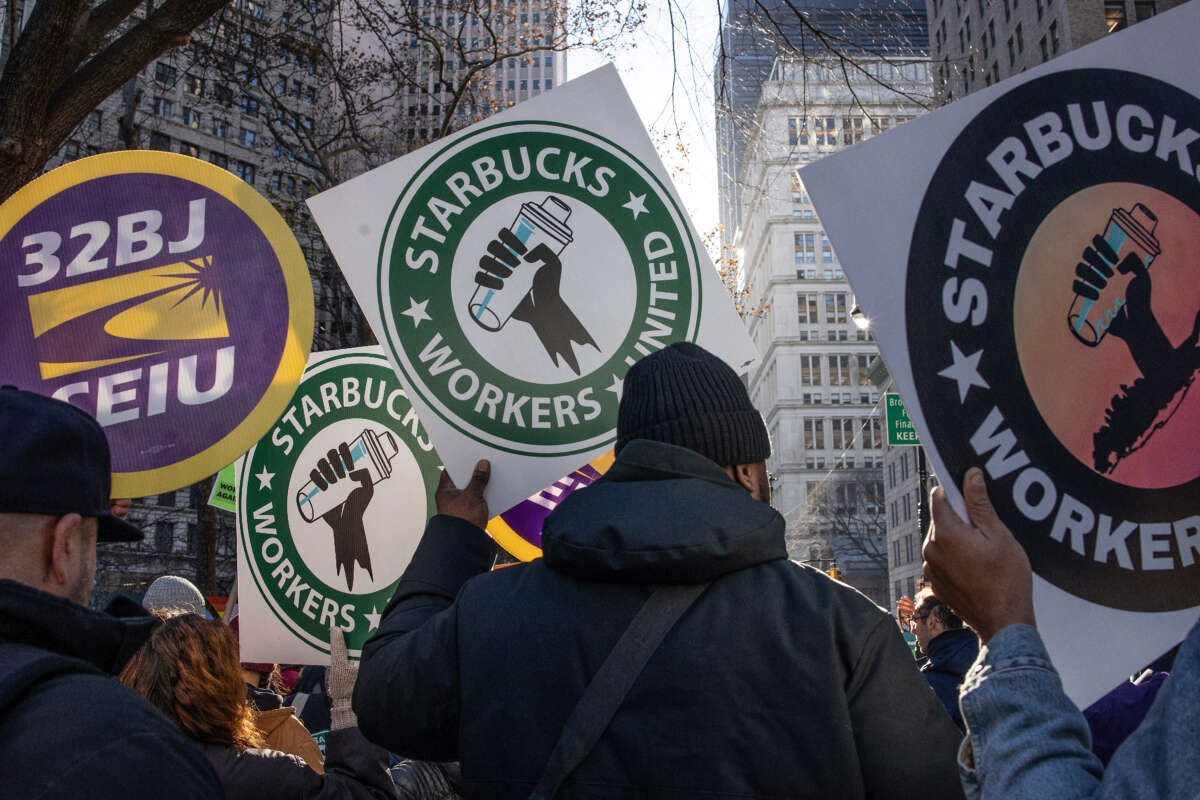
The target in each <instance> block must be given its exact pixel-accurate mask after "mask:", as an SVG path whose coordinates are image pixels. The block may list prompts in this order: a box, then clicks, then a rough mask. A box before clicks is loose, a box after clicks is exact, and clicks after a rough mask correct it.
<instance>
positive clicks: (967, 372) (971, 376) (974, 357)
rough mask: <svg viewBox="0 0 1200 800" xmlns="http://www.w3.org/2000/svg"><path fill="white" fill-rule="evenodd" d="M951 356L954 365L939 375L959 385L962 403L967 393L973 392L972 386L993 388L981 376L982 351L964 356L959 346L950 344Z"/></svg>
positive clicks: (959, 398)
mask: <svg viewBox="0 0 1200 800" xmlns="http://www.w3.org/2000/svg"><path fill="white" fill-rule="evenodd" d="M950 355H951V357H952V358H953V359H954V363H953V364H951V365H950V366H948V367H946V368H945V369H944V370H942V371H941V372H939V373H938V375H941V376H942V377H943V378H950V379H951V380H953V381H955V382H956V383H957V384H958V401H959V402H960V403H962V402H965V401H966V399H967V392H969V391H971V387H972V386H980V387H983V388H984V389H990V388H991V387H990V386H988V382H987V381H985V380H984V379H983V377H982V376H980V374H979V359H981V358H983V350H982V349H979V350H976V351H975V352H974V353H972V354H971V355H969V356H964V355H963V351H962V350H959V349H958V345H957V344H955V343H954V342H950Z"/></svg>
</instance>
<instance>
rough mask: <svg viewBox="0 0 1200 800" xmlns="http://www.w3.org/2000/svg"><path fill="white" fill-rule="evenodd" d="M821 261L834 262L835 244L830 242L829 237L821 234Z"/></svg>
mask: <svg viewBox="0 0 1200 800" xmlns="http://www.w3.org/2000/svg"><path fill="white" fill-rule="evenodd" d="M821 261H822V262H824V263H826V264H832V263H833V245H831V244H830V243H829V237H828V236H826V235H825V234H823V233H822V234H821Z"/></svg>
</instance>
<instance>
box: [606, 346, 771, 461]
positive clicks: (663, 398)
mask: <svg viewBox="0 0 1200 800" xmlns="http://www.w3.org/2000/svg"><path fill="white" fill-rule="evenodd" d="M633 439H651V440H653V441H656V442H666V443H668V444H674V445H679V446H680V447H686V448H687V449H689V450H694V451H695V452H697V453H699V454H701V455H703V456H707V457H708V458H710V459H712V460H713V461H715V462H717V463H718V464H720V465H721V466H733V465H735V464H755V463H757V462H759V461H765V460H766V459H767V457H768V456H769V455H771V441H770V439H769V438H768V436H767V426H766V425H764V424H763V420H762V415H761V414H759V413H758V411H757V410H755V408H754V406H752V405H751V404H750V395H749V394H747V392H746V387H745V386H743V385H742V381H741V379H739V378H738V376H737V373H736V372H734V371H733V369H732V368H731V367H730V366H729V365H728V364H726V363H725V362H724V361H722V360H721V359H719V358H717V357H716V356H714V355H713V354H712V353H710V352H708V351H707V350H705V349H704V348H703V347H700V346H699V345H694V344H692V343H690V342H677V343H676V344H673V345H671V346H670V347H666V348H664V349H662V350H659V351H658V352H657V353H653V354H652V355H648V356H646V357H645V358H643V359H642V360H641V361H639V362H637V363H636V364H634V365H633V366H632V367H630V368H629V372H628V373H627V374H626V375H625V384H624V388H623V390H622V392H621V405H620V409H619V411H618V413H617V447H616V452H617V453H620V452H621V449H622V448H623V447H625V445H626V444H628V443H629V442H630V441H631V440H633Z"/></svg>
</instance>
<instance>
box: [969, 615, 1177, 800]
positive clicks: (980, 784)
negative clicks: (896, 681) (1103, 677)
mask: <svg viewBox="0 0 1200 800" xmlns="http://www.w3.org/2000/svg"><path fill="white" fill-rule="evenodd" d="M960 703H961V706H962V712H963V717H964V718H965V719H966V723H967V740H966V741H965V742H964V745H963V749H962V750H961V751H960V753H959V771H960V774H961V777H962V780H963V785H964V788H966V790H967V794H968V796H969V797H972V798H975V797H983V798H1005V799H1006V800H1021V799H1022V798H1045V797H1056V798H1114V799H1115V798H1122V797H1172V798H1173V797H1195V796H1197V793H1198V792H1200V755H1197V752H1196V750H1195V741H1196V737H1197V735H1200V624H1198V625H1197V626H1196V627H1194V628H1192V631H1191V633H1190V634H1188V638H1187V640H1186V641H1185V643H1184V646H1183V647H1182V648H1181V649H1180V652H1179V655H1178V657H1177V658H1176V661H1175V669H1174V672H1173V673H1172V675H1171V677H1170V678H1168V679H1167V681H1166V683H1164V684H1163V688H1162V689H1161V690H1160V691H1159V694H1158V697H1157V698H1156V699H1155V701H1154V705H1153V706H1151V708H1150V711H1149V713H1147V715H1146V718H1145V720H1144V721H1143V722H1142V724H1141V726H1140V727H1138V729H1137V730H1136V731H1134V733H1133V734H1132V735H1131V736H1130V737H1129V739H1127V740H1126V742H1125V744H1123V745H1122V746H1121V747H1120V748H1119V749H1118V750H1117V752H1116V755H1115V756H1114V757H1113V760H1112V761H1111V762H1110V764H1109V766H1108V769H1107V770H1104V769H1103V768H1102V767H1101V765H1100V761H1099V759H1098V758H1096V756H1095V755H1093V754H1092V750H1091V736H1090V733H1089V731H1088V727H1087V722H1086V721H1085V720H1084V717H1083V714H1082V713H1080V711H1079V709H1077V708H1076V707H1075V705H1074V704H1073V703H1072V702H1071V701H1070V700H1069V699H1068V698H1067V696H1066V695H1065V694H1064V693H1063V691H1062V684H1061V682H1060V680H1059V677H1058V673H1057V672H1055V671H1054V667H1053V665H1052V664H1051V663H1050V657H1049V655H1048V654H1047V653H1046V648H1045V646H1044V645H1043V644H1042V640H1041V638H1040V637H1039V636H1038V633H1037V631H1036V630H1034V629H1033V628H1031V627H1029V626H1027V625H1013V626H1010V627H1008V628H1005V629H1003V630H1002V631H1000V632H999V633H997V634H996V635H995V636H994V637H992V640H991V641H990V642H988V645H987V647H986V648H984V649H983V650H982V651H980V657H979V660H978V661H977V662H976V663H975V666H974V667H972V668H971V671H970V672H969V673H968V674H967V677H966V680H965V681H964V683H963V690H962V695H961V698H960Z"/></svg>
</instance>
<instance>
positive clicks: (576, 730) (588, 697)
mask: <svg viewBox="0 0 1200 800" xmlns="http://www.w3.org/2000/svg"><path fill="white" fill-rule="evenodd" d="M707 588H708V583H698V584H690V585H687V586H662V587H659V588H658V589H655V590H654V593H653V594H651V595H650V596H649V597H648V598H646V602H645V603H644V604H643V605H642V607H641V608H640V609H639V610H638V613H637V614H636V615H635V616H634V618H633V621H632V622H630V623H629V627H628V628H626V629H625V633H623V634H621V638H620V639H619V640H618V641H617V644H616V645H615V646H614V647H613V649H612V652H610V653H609V654H608V657H607V658H605V659H604V663H603V664H601V665H600V669H598V670H597V671H596V674H595V675H594V676H592V680H591V682H590V683H589V684H588V686H587V688H586V689H585V690H584V692H583V696H582V697H580V698H579V702H578V703H577V704H576V706H575V709H574V710H573V711H572V712H571V716H569V717H568V718H567V723H566V724H565V725H564V726H563V730H562V733H561V734H560V735H559V738H558V743H557V744H555V746H554V750H553V751H552V752H551V753H550V760H549V761H548V762H547V763H546V770H545V772H543V773H542V778H541V780H539V781H538V784H537V787H536V788H535V789H534V790H533V794H531V795H530V796H529V800H552V798H553V797H554V795H555V794H556V793H557V792H558V789H559V787H560V786H562V784H563V782H565V781H566V779H567V778H568V777H569V776H570V774H571V773H572V772H574V770H575V768H576V767H578V766H579V764H580V763H581V762H582V761H583V759H585V758H587V755H588V753H590V752H592V748H594V747H595V746H596V743H597V742H598V741H600V737H601V736H602V735H603V734H604V731H605V730H606V729H607V728H608V724H609V723H610V722H611V721H612V718H613V716H614V715H615V714H616V713H617V709H618V708H620V707H621V703H622V702H624V700H625V696H626V695H627V694H629V690H630V689H631V688H633V683H634V681H636V680H637V677H638V675H640V674H641V672H642V669H643V668H644V667H645V666H646V662H648V661H649V660H650V657H651V656H652V655H654V651H656V650H657V649H658V646H659V645H660V644H662V640H663V639H665V638H666V636H667V633H668V632H670V630H671V628H673V627H674V626H675V623H676V622H677V621H678V620H679V618H680V617H682V616H683V613H684V612H685V611H687V610H688V608H689V607H690V606H691V605H692V603H693V602H695V600H696V598H697V597H699V596H700V595H701V594H703V593H704V590H705V589H707Z"/></svg>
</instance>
